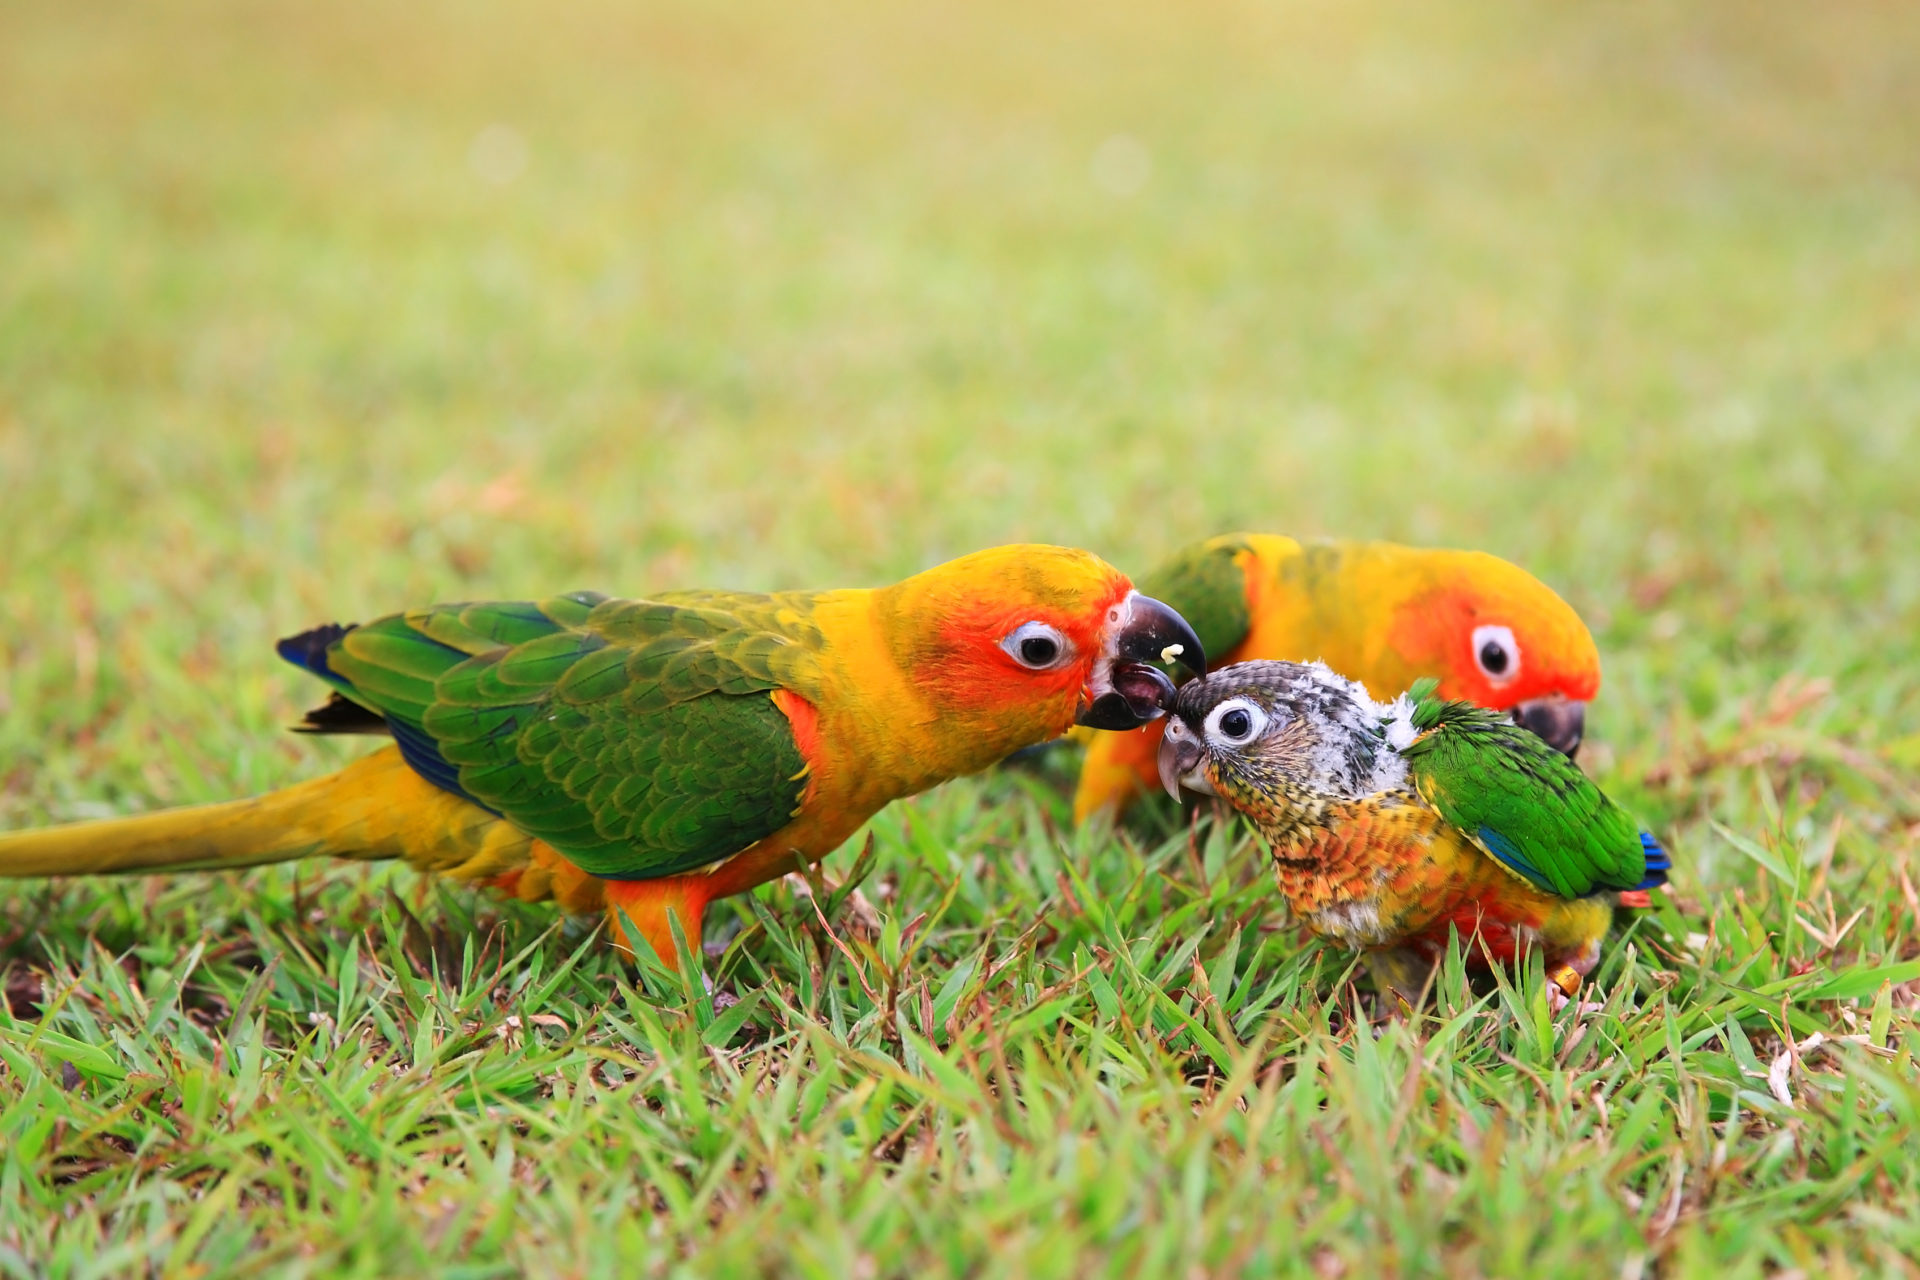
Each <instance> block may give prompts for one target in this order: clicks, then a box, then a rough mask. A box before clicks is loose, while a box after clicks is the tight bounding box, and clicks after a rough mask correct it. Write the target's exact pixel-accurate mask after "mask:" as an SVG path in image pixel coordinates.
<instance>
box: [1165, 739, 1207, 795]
mask: <svg viewBox="0 0 1920 1280" xmlns="http://www.w3.org/2000/svg"><path fill="white" fill-rule="evenodd" d="M1200 756H1201V751H1200V741H1199V739H1197V738H1196V737H1194V735H1193V731H1192V730H1191V729H1188V728H1187V726H1186V724H1185V723H1184V722H1183V721H1180V720H1169V721H1168V722H1167V732H1166V736H1165V737H1163V738H1161V739H1160V761H1159V763H1160V785H1161V786H1163V787H1165V788H1166V789H1167V794H1168V795H1170V796H1172V797H1173V798H1174V799H1175V800H1176V801H1177V800H1179V799H1180V788H1181V787H1185V788H1186V789H1187V790H1189V791H1198V792H1201V793H1202V794H1205V793H1207V792H1210V791H1212V790H1213V788H1212V787H1210V786H1208V785H1207V784H1206V779H1205V778H1204V777H1203V776H1202V775H1201V774H1200V771H1199V770H1200Z"/></svg>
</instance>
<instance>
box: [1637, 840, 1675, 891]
mask: <svg viewBox="0 0 1920 1280" xmlns="http://www.w3.org/2000/svg"><path fill="white" fill-rule="evenodd" d="M1640 848H1641V850H1642V851H1644V852H1645V854H1646V858H1647V873H1646V877H1645V878H1644V879H1642V880H1641V881H1640V883H1639V884H1637V885H1635V886H1633V887H1634V888H1636V889H1657V888H1659V887H1660V886H1661V885H1663V884H1665V883H1666V882H1667V872H1669V871H1671V870H1673V859H1672V858H1670V857H1668V856H1667V851H1666V850H1665V849H1663V848H1661V847H1660V842H1659V841H1658V840H1655V839H1654V838H1653V837H1652V836H1651V835H1649V834H1647V833H1646V832H1645V831H1642V832H1641V833H1640Z"/></svg>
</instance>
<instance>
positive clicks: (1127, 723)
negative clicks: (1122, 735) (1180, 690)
mask: <svg viewBox="0 0 1920 1280" xmlns="http://www.w3.org/2000/svg"><path fill="white" fill-rule="evenodd" d="M1127 605H1128V613H1127V617H1126V621H1124V622H1123V623H1121V624H1120V626H1119V629H1118V630H1117V631H1116V632H1115V633H1114V634H1112V635H1111V636H1109V637H1108V638H1107V644H1108V646H1109V653H1108V655H1105V656H1103V657H1102V658H1101V660H1100V661H1101V665H1102V667H1103V668H1104V670H1097V671H1096V672H1095V676H1094V687H1095V696H1094V698H1093V701H1092V702H1090V703H1088V704H1087V707H1086V709H1085V710H1084V711H1082V712H1081V713H1080V714H1079V715H1078V716H1077V717H1075V721H1076V723H1079V724H1083V725H1086V726H1087V727H1088V728H1090V729H1138V728H1139V727H1140V726H1141V725H1143V724H1147V723H1149V722H1151V721H1154V720H1157V719H1159V718H1160V717H1161V716H1163V715H1165V714H1166V713H1167V711H1168V710H1170V709H1171V708H1172V706H1173V698H1174V686H1173V681H1172V680H1171V679H1170V678H1169V677H1168V676H1167V674H1166V673H1165V672H1164V671H1161V670H1160V669H1159V668H1158V667H1155V666H1152V665H1150V664H1152V663H1156V662H1159V663H1167V664H1172V663H1174V662H1178V663H1179V664H1180V665H1181V666H1183V667H1185V668H1186V669H1187V670H1189V671H1191V672H1192V673H1193V674H1194V675H1196V676H1204V675H1205V674H1207V653H1206V650H1205V649H1203V648H1201V646H1200V637H1199V636H1197V635H1195V634H1194V633H1193V628H1192V627H1190V626H1188V625H1187V620H1186V619H1185V618H1183V617H1181V616H1180V615H1179V614H1177V613H1175V612H1174V611H1173V610H1172V609H1169V608H1168V607H1167V606H1166V605H1164V604H1161V603H1160V602H1159V601H1158V600H1154V599H1150V598H1149V597H1147V596H1143V595H1140V594H1138V593H1135V594H1134V595H1132V596H1129V597H1128V599H1127Z"/></svg>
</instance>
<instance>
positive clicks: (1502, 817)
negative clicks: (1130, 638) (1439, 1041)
mask: <svg viewBox="0 0 1920 1280" xmlns="http://www.w3.org/2000/svg"><path fill="white" fill-rule="evenodd" d="M1436 683H1437V682H1436V681H1434V680H1432V679H1426V680H1421V681H1419V682H1417V683H1416V684H1415V685H1414V686H1413V688H1412V689H1411V690H1409V691H1408V692H1407V693H1405V694H1403V695H1401V696H1400V697H1398V698H1396V699H1394V700H1393V701H1392V702H1376V701H1374V699H1373V698H1372V697H1371V696H1369V695H1368V693H1367V691H1366V689H1365V688H1364V687H1362V686H1361V685H1360V684H1359V683H1358V682H1357V681H1353V680H1348V679H1346V678H1345V677H1344V676H1341V675H1337V674H1335V673H1334V672H1333V671H1331V670H1329V669H1328V668H1327V666H1326V665H1325V664H1324V663H1318V662H1316V663H1312V664H1301V663H1296V662H1241V663H1235V664H1233V665H1231V666H1224V667H1219V668H1217V669H1216V670H1215V671H1214V672H1213V673H1212V674H1211V675H1208V676H1205V677H1202V678H1199V679H1195V680H1190V681H1188V682H1187V683H1186V684H1185V685H1184V686H1182V687H1181V688H1180V690H1179V692H1178V694H1176V695H1175V698H1174V702H1173V705H1172V707H1171V708H1170V710H1169V712H1168V715H1167V718H1166V732H1165V734H1164V735H1163V736H1162V738H1161V741H1160V746H1159V749H1158V759H1157V762H1156V764H1157V772H1158V773H1159V775H1160V780H1161V782H1162V784H1163V785H1164V786H1165V787H1166V788H1167V790H1168V791H1169V792H1171V793H1172V794H1173V795H1174V796H1175V798H1176V799H1177V798H1178V797H1179V793H1180V789H1181V788H1183V787H1184V788H1186V789H1187V790H1189V791H1195V792H1199V793H1201V794H1204V795H1214V796H1218V797H1220V798H1221V799H1222V800H1224V801H1226V802H1227V804H1229V805H1230V806H1232V807H1233V808H1234V809H1235V810H1237V811H1239V812H1240V813H1242V814H1244V815H1245V816H1246V817H1247V818H1248V819H1250V820H1251V821H1252V823H1253V825H1254V826H1255V828H1257V829H1258V830H1259V832H1260V834H1261V836H1262V837H1263V838H1264V840H1265V841H1266V842H1267V844H1268V845H1269V846H1270V847H1271V849H1272V854H1273V860H1274V866H1275V873H1276V877H1277V879H1278V881H1279V887H1280V892H1281V894H1282V895H1283V896H1285V898H1286V900H1287V905H1288V906H1289V907H1290V908H1291V909H1292V911H1293V914H1294V915H1295V916H1297V917H1298V918H1299V919H1300V921H1301V922H1302V923H1303V924H1304V925H1305V926H1306V927H1307V929H1309V930H1310V931H1312V932H1313V933H1314V934H1316V935H1318V936H1320V937H1322V938H1327V939H1330V940H1332V941H1335V942H1341V943H1345V944H1346V945H1348V946H1350V947H1357V948H1362V949H1364V950H1365V951H1366V952H1367V953H1368V956H1369V959H1370V960H1371V961H1372V962H1373V966H1374V968H1375V970H1376V972H1378V973H1379V974H1380V976H1381V977H1382V978H1384V979H1385V980H1386V981H1387V983H1388V984H1389V985H1390V986H1392V987H1393V988H1394V989H1395V990H1396V991H1398V992H1400V993H1401V994H1402V995H1403V996H1406V997H1408V998H1409V999H1410V1000H1411V999H1413V998H1415V997H1417V996H1418V995H1419V994H1420V992H1421V989H1422V988H1423V986H1424V985H1425V982H1426V978H1427V975H1428V974H1429V973H1430V972H1431V970H1432V968H1433V965H1434V964H1435V962H1436V961H1437V960H1438V959H1439V958H1440V957H1441V956H1442V955H1444V954H1445V951H1446V948H1447V941H1448V935H1449V932H1454V931H1457V933H1458V934H1459V937H1460V940H1461V943H1462V944H1463V947H1464V949H1465V952H1466V955H1467V959H1468V962H1469V964H1470V965H1479V966H1484V965H1485V964H1487V963H1489V962H1493V963H1504V962H1509V961H1511V960H1512V959H1514V957H1515V956H1517V955H1518V954H1519V953H1520V952H1522V951H1524V950H1526V949H1528V948H1538V949H1539V950H1540V951H1541V952H1542V954H1543V957H1544V959H1545V961H1546V966H1547V975H1548V977H1549V978H1550V979H1551V980H1552V981H1553V983H1554V985H1555V986H1556V987H1557V988H1558V989H1559V991H1560V992H1561V993H1563V997H1571V996H1572V995H1573V994H1574V993H1575V992H1576V991H1578V990H1579V988H1580V983H1581V980H1582V978H1583V977H1584V976H1585V975H1586V974H1587V973H1589V972H1590V971H1591V970H1592V969H1593V966H1594V965H1595V964H1596V963H1598V961H1599V959H1600V943H1601V940H1602V939H1603V938H1604V937H1605V936H1606V932H1607V928H1608V926H1609V925H1610V924H1611V922H1612V919H1613V909H1614V906H1615V905H1616V904H1617V903H1618V901H1619V899H1620V897H1621V896H1622V895H1624V894H1645V893H1646V892H1647V890H1649V889H1651V888H1653V887H1655V886H1657V885H1663V884H1665V883H1666V882H1667V871H1668V869H1669V866H1670V863H1669V861H1668V858H1667V855H1666V852H1665V851H1664V850H1663V849H1662V848H1661V847H1660V846H1659V844H1657V843H1656V842H1655V841H1654V839H1653V837H1652V836H1650V835H1648V834H1646V833H1645V832H1643V831H1642V830H1640V828H1639V825H1638V824H1637V823H1635V822H1634V820H1633V819H1632V818H1631V817H1629V816H1628V815H1627V814H1626V812H1625V811H1623V810H1622V809H1621V808H1620V807H1619V806H1618V805H1616V804H1614V803H1613V801H1611V800H1609V799H1608V798H1607V797H1606V796H1605V795H1604V794H1603V793H1602V792H1601V791H1600V788H1598V787H1597V786H1595V785H1594V784H1593V783H1592V781H1590V780H1589V779H1588V778H1587V776H1586V775H1585V774H1584V773H1582V772H1580V767H1579V766H1578V765H1576V764H1575V763H1574V762H1573V761H1572V760H1570V759H1568V758H1567V757H1566V756H1564V755H1562V754H1561V753H1560V752H1558V751H1555V750H1554V749H1553V748H1552V747H1550V746H1548V745H1547V744H1546V743H1545V742H1543V741H1542V740H1541V739H1540V738H1539V737H1538V736H1537V735H1535V734H1533V733H1530V732H1528V731H1527V730H1525V729H1522V728H1521V727H1520V726H1518V725H1516V724H1514V723H1513V721H1512V720H1510V719H1508V718H1507V717H1506V716H1503V715H1500V714H1499V713H1498V712H1494V711H1489V710H1487V709H1486V708H1484V707H1478V706H1475V705H1474V704H1472V703H1469V702H1459V701H1453V700H1449V699H1445V698H1441V697H1440V696H1439V695H1438V694H1437V693H1436V692H1435V686H1436ZM1559 1002H1564V999H1563V1000H1562V1001H1559Z"/></svg>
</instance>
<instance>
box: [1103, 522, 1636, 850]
mask: <svg viewBox="0 0 1920 1280" xmlns="http://www.w3.org/2000/svg"><path fill="white" fill-rule="evenodd" d="M1141 590H1143V591H1146V592H1147V593H1149V594H1150V595H1153V596H1154V597H1156V598H1157V599H1161V600H1165V601H1166V602H1167V603H1168V604H1169V605H1170V606H1171V607H1172V608H1174V609H1176V610H1178V611H1179V612H1180V613H1181V614H1182V615H1183V616H1184V617H1186V618H1187V620H1188V621H1190V622H1191V623H1192V624H1193V627H1194V630H1195V631H1196V632H1198V633H1199V636H1200V639H1201V641H1202V642H1203V643H1204V644H1205V645H1206V651H1207V653H1208V655H1209V656H1210V657H1211V658H1212V660H1213V661H1214V662H1215V663H1216V664H1220V663H1226V662H1239V661H1244V660H1247V659H1251V658H1278V659H1284V660H1287V661H1292V662H1309V661H1312V660H1314V659H1316V658H1317V659H1321V660H1324V661H1325V662H1327V663H1329V664H1330V665H1331V666H1332V667H1333V668H1334V669H1335V670H1336V671H1340V672H1343V673H1344V674H1346V675H1348V676H1351V677H1352V678H1353V679H1356V680H1358V681H1360V683H1362V684H1364V685H1365V686H1366V687H1367V688H1368V689H1370V690H1372V691H1373V692H1374V693H1375V694H1376V695H1378V696H1381V697H1391V696H1393V695H1394V694H1396V693H1398V692H1399V691H1400V690H1402V689H1405V688H1406V687H1407V686H1408V685H1410V684H1412V683H1413V682H1414V681H1415V680H1418V679H1420V678H1421V677H1423V676H1433V677H1436V678H1437V679H1438V680H1439V681H1440V693H1441V695H1442V696H1443V697H1448V698H1464V699H1466V700H1468V701H1470V702H1475V703H1478V704H1479V705H1481V706H1483V707H1492V708H1493V709H1495V710H1497V711H1507V712H1510V713H1511V714H1512V716H1513V718H1514V719H1515V720H1516V721H1518V722H1519V723H1520V724H1522V725H1525V726H1526V727H1527V728H1529V729H1532V730H1533V731H1534V732H1535V733H1537V734H1539V735H1540V736H1541V737H1542V738H1544V739H1545V740H1546V741H1547V742H1548V743H1550V744H1552V745H1553V746H1555V747H1557V748H1559V749H1560V750H1562V751H1564V752H1566V753H1568V754H1569V755H1571V754H1572V753H1573V752H1574V751H1576V750H1577V749H1578V747H1579V745H1580V738H1581V735H1582V733H1583V732H1584V729H1585V723H1586V721H1585V709H1586V703H1587V702H1588V701H1589V700H1590V699H1592V697H1593V696H1594V694H1595V693H1597V692H1598V691H1599V688H1600V653H1599V650H1598V649H1597V648H1596V647H1595V646H1594V643H1593V636H1592V635H1591V634H1590V633H1589V632H1588V631H1587V628H1586V625H1585V624H1584V623H1582V622H1581V621H1580V617H1579V615H1578V614H1576V613H1574V611H1573V610H1572V609H1571V608H1570V607H1569V606H1568V605H1567V603H1566V601H1564V600H1562V599H1561V598H1560V597H1559V596H1557V595H1555V594H1554V593H1553V591H1552V589H1551V588H1549V587H1548V586H1547V585H1546V584H1545V583H1543V582H1541V581H1540V580H1539V579H1538V578H1536V577H1534V576H1533V575H1532V574H1530V573H1528V572H1527V571H1526V570H1524V569H1521V568H1520V567H1519V566H1517V565H1514V564H1512V563H1510V562H1508V561H1506V560H1502V559H1500V558H1499V557H1498V556H1491V555H1487V554H1486V553H1485V552H1480V551H1448V550H1438V549H1429V548H1424V547H1406V546H1399V545H1396V544H1394V543H1391V542H1298V541H1295V540H1294V539H1292V538H1284V537H1279V536H1277V535H1274V534H1265V533H1230V534H1225V535H1222V536H1221V537H1217V538H1210V539H1208V540H1207V541H1205V542H1198V543H1195V544H1193V545H1191V546H1188V547H1186V548H1184V549H1182V550H1180V551H1178V552H1175V553H1174V554H1173V555H1172V556H1170V557H1168V558H1167V559H1166V560H1165V561H1164V562H1162V563H1161V564H1160V565H1159V566H1158V567H1156V568H1155V569H1154V570H1153V571H1152V572H1151V573H1149V574H1147V575H1146V576H1145V577H1144V578H1143V579H1142V580H1141ZM1160 728H1161V726H1160V724H1159V723H1158V722H1155V723H1153V724H1150V725H1148V726H1147V727H1146V729H1145V731H1144V732H1141V733H1130V734H1099V735H1091V736H1087V753H1086V758H1085V761H1084V763H1083V764H1082V765H1081V767H1080V782H1079V787H1078V789H1077V790H1076V792H1075V795H1074V802H1073V810H1074V817H1075V819H1076V820H1079V821H1085V820H1086V819H1087V818H1090V817H1092V816H1093V815H1094V814H1096V813H1102V812H1105V813H1109V814H1112V815H1113V816H1115V817H1118V816H1119V814H1120V813H1121V812H1123V811H1124V810H1125V808H1126V806H1127V804H1128V803H1129V802H1131V800H1132V799H1133V797H1134V796H1136V795H1138V794H1140V793H1141V792H1143V791H1148V790H1151V789H1152V787H1153V785H1154V756H1155V752H1156V751H1157V750H1158V749H1159V745H1160Z"/></svg>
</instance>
